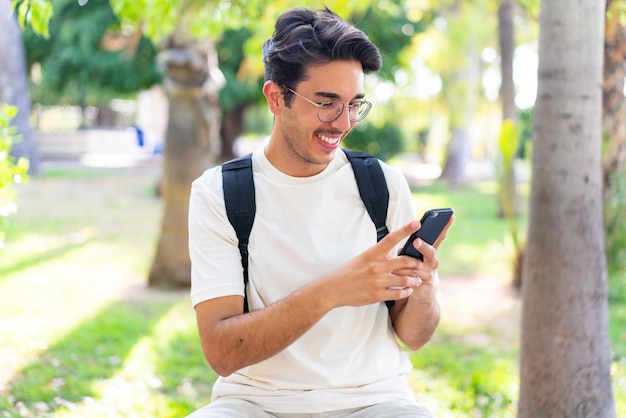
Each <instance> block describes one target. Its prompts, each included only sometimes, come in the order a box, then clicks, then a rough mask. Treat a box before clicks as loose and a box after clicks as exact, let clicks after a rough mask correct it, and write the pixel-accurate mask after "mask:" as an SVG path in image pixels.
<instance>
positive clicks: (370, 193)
mask: <svg viewBox="0 0 626 418" xmlns="http://www.w3.org/2000/svg"><path fill="white" fill-rule="evenodd" d="M342 151H343V152H344V153H345V154H346V156H347V157H348V160H349V161H350V164H351V166H352V171H353V172H354V177H355V178H356V183H357V187H358V188H359V195H360V196H361V200H363V204H364V205H365V208H366V209H367V213H368V214H369V216H370V218H371V219H372V222H374V225H375V226H376V240H377V241H380V240H381V239H383V238H384V237H385V235H387V234H388V233H389V230H388V229H387V226H386V225H385V221H386V219H387V207H388V205H389V190H388V189H387V182H386V181H385V175H384V173H383V170H382V168H381V166H380V164H379V162H378V159H377V158H376V157H374V156H373V155H371V154H368V153H365V152H359V151H351V150H347V149H342ZM222 187H223V189H224V204H225V205H226V214H227V215H228V221H229V222H230V223H231V225H232V226H233V228H234V229H235V232H236V233H237V239H238V240H239V252H240V254H241V264H242V267H243V282H244V312H248V311H249V310H248V299H247V297H246V296H245V287H246V286H247V285H248V240H249V238H250V231H252V224H253V223H254V215H255V213H256V202H255V196H254V180H253V176H252V154H247V155H244V156H243V157H239V158H237V159H234V160H231V161H228V162H226V163H224V164H223V165H222ZM385 303H386V304H387V307H388V308H391V307H392V306H393V305H394V301H386V302H385Z"/></svg>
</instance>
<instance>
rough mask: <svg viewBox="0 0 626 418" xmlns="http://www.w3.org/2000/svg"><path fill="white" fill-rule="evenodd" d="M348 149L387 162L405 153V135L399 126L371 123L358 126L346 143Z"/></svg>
mask: <svg viewBox="0 0 626 418" xmlns="http://www.w3.org/2000/svg"><path fill="white" fill-rule="evenodd" d="M344 145H345V147H346V148H350V149H352V150H355V151H365V152H369V153H370V154H373V155H375V156H376V157H378V158H379V159H381V160H384V161H387V160H389V159H390V158H392V157H393V156H395V155H397V154H399V153H401V152H402V151H404V135H403V134H402V131H400V129H399V128H398V126H397V125H394V124H392V123H386V124H385V125H383V126H381V127H377V126H374V125H371V124H369V123H365V124H360V125H357V126H356V128H354V129H353V130H352V132H351V133H350V135H348V136H347V137H346V139H345V141H344Z"/></svg>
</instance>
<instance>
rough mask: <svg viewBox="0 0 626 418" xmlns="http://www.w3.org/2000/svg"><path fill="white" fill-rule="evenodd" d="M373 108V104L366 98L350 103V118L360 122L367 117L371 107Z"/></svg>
mask: <svg viewBox="0 0 626 418" xmlns="http://www.w3.org/2000/svg"><path fill="white" fill-rule="evenodd" d="M371 108H372V104H371V103H370V102H368V101H366V100H360V101H358V102H355V103H351V104H350V107H349V109H350V120H351V121H352V122H359V121H362V120H363V119H365V117H366V116H367V114H368V113H369V111H370V109H371Z"/></svg>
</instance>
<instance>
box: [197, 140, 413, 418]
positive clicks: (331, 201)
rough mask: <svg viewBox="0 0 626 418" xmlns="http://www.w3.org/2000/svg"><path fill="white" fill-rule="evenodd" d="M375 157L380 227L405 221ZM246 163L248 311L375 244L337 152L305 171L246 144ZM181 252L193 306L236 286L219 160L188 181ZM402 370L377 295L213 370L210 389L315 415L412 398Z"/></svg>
mask: <svg viewBox="0 0 626 418" xmlns="http://www.w3.org/2000/svg"><path fill="white" fill-rule="evenodd" d="M381 164H382V167H383V171H384V173H385V178H386V181H387V185H388V188H389V195H390V199H389V209H388V216H387V227H388V228H389V230H390V231H392V230H394V229H397V228H398V227H400V226H402V225H405V224H406V223H408V222H410V221H411V220H413V219H415V210H414V207H413V202H412V198H411V194H410V190H409V187H408V184H407V182H406V180H405V179H404V177H403V175H402V173H401V172H400V171H399V170H397V169H395V168H393V167H390V166H388V165H386V164H384V163H381ZM252 166H253V173H254V186H255V194H256V216H255V220H254V225H253V228H252V232H251V234H250V242H249V247H248V248H249V254H250V256H249V260H250V261H249V267H248V269H249V270H248V271H249V283H248V287H247V291H248V304H249V307H250V310H251V311H252V310H255V309H260V308H263V307H265V306H268V305H270V304H272V303H274V302H276V301H277V300H279V299H281V298H284V297H286V296H287V295H289V294H290V293H292V292H293V291H295V290H297V289H299V288H301V287H303V286H304V285H306V284H307V283H309V282H311V281H312V280H315V279H316V278H318V277H320V276H321V275H323V274H325V273H327V272H329V271H331V270H333V269H335V268H337V267H338V266H340V265H342V264H344V263H346V262H347V261H348V260H350V259H352V258H353V257H355V256H356V255H358V254H360V253H361V252H363V251H364V250H365V249H367V248H369V247H370V246H372V245H374V244H375V243H376V228H375V227H374V224H373V222H372V220H371V219H370V217H369V215H368V213H367V211H366V209H365V207H364V205H363V202H362V200H361V198H360V196H359V192H358V188H357V186H356V182H355V178H354V173H353V171H352V167H351V165H350V162H349V161H348V159H347V157H346V156H345V154H344V153H343V152H341V151H337V152H336V155H335V158H334V159H333V161H332V162H331V163H330V164H329V165H328V167H327V168H326V169H325V170H324V171H322V172H321V173H319V174H317V175H315V176H312V177H304V178H303V177H290V176H288V175H285V174H284V173H282V172H280V171H278V170H277V169H276V168H274V167H273V166H272V164H271V163H270V162H269V161H268V160H267V158H266V157H265V154H264V152H263V150H262V149H259V150H257V151H255V152H254V154H253V158H252ZM189 251H190V256H191V261H192V272H191V300H192V303H193V305H194V306H195V305H196V304H198V303H200V302H202V301H204V300H208V299H212V298H218V297H223V296H228V295H243V294H244V285H243V274H242V267H241V257H240V254H239V250H238V248H237V237H236V234H235V231H234V229H233V228H232V226H231V225H230V223H229V222H228V218H227V215H226V210H225V207H224V195H223V191H222V175H221V167H216V168H212V169H209V170H207V171H206V172H205V173H204V174H203V175H202V176H201V177H199V178H198V179H197V180H195V181H194V182H193V185H192V191H191V200H190V207H189ZM277 326H280V325H279V324H277ZM410 371H411V363H410V361H409V359H408V356H407V354H406V353H405V352H404V351H403V350H402V349H401V347H400V346H399V345H398V343H397V342H396V338H395V334H394V332H393V329H392V327H391V324H390V320H389V315H388V311H387V307H386V306H385V304H384V303H377V304H373V305H368V306H363V307H358V308H355V307H341V308H336V309H333V310H332V311H330V312H329V313H328V314H327V315H326V316H324V317H323V318H322V319H321V320H320V321H319V322H318V323H317V324H315V325H314V326H313V327H312V328H311V329H310V330H309V331H307V332H306V333H305V334H304V335H303V336H302V337H300V338H299V339H298V340H297V341H295V342H294V343H293V344H291V345H290V346H289V347H287V348H286V349H285V350H283V351H282V352H280V353H278V354H276V355H275V356H273V357H271V358H269V359H267V360H265V361H262V362H260V363H257V364H254V365H252V366H249V367H245V368H243V369H241V370H239V371H237V372H235V373H233V374H232V375H230V376H228V377H225V378H224V377H220V378H219V379H218V380H217V382H216V383H215V385H214V387H213V394H212V396H213V399H214V400H215V399H219V398H223V397H237V398H241V399H245V400H248V401H250V402H253V403H255V404H258V405H259V406H261V407H262V408H263V409H264V410H266V411H270V412H278V413H289V412H310V413H318V412H324V411H330V410H339V409H347V408H356V407H359V406H365V405H372V404H375V403H380V402H384V401H389V400H398V399H405V400H413V399H414V398H413V395H412V392H411V390H410V388H409V386H408V384H407V380H406V379H407V376H408V374H409V373H410Z"/></svg>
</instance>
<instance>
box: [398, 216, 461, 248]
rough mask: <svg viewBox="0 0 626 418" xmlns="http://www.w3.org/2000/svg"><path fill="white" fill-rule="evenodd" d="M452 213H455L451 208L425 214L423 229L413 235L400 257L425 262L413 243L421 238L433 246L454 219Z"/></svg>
mask: <svg viewBox="0 0 626 418" xmlns="http://www.w3.org/2000/svg"><path fill="white" fill-rule="evenodd" d="M452 213H453V211H452V209H450V208H443V209H431V210H429V211H427V212H426V213H424V216H422V219H421V220H420V223H421V224H422V227H421V228H420V229H419V231H416V232H414V233H413V234H411V236H410V237H409V239H408V240H407V241H406V243H405V244H404V247H403V248H402V250H401V251H400V255H408V256H411V257H415V258H418V259H420V260H423V259H424V256H423V255H422V253H420V252H419V251H417V250H416V249H415V247H413V241H415V239H417V238H421V239H422V240H423V241H425V242H427V243H428V244H430V245H433V243H434V242H435V241H437V238H438V237H439V235H440V234H441V232H442V231H443V229H444V228H445V227H446V225H447V224H448V221H449V220H450V218H451V217H452Z"/></svg>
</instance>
